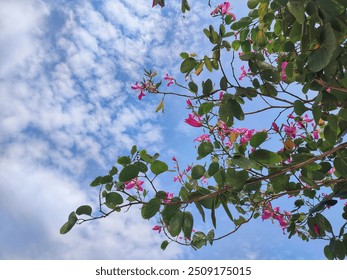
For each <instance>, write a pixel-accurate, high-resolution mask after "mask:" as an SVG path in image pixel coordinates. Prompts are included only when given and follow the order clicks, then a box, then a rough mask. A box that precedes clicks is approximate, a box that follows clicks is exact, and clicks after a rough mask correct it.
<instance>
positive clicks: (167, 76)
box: [164, 74, 175, 87]
mask: <svg viewBox="0 0 347 280" xmlns="http://www.w3.org/2000/svg"><path fill="white" fill-rule="evenodd" d="M164 80H165V81H169V82H168V83H167V86H168V87H169V86H171V85H173V84H174V81H175V79H174V78H173V77H170V76H169V74H166V76H165V77H164Z"/></svg>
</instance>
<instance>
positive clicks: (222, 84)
mask: <svg viewBox="0 0 347 280" xmlns="http://www.w3.org/2000/svg"><path fill="white" fill-rule="evenodd" d="M219 84H220V88H221V89H222V90H227V88H228V80H227V78H226V77H225V76H223V77H222V78H221V79H220V83H219Z"/></svg>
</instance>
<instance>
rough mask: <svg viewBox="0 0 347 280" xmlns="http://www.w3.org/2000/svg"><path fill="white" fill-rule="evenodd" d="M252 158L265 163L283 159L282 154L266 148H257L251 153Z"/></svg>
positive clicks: (278, 161)
mask: <svg viewBox="0 0 347 280" xmlns="http://www.w3.org/2000/svg"><path fill="white" fill-rule="evenodd" d="M250 158H251V159H253V160H255V161H257V162H259V163H261V164H265V165H272V164H276V163H280V162H281V161H282V157H281V156H279V155H278V154H275V153H274V152H271V151H268V150H264V149H259V150H255V151H254V152H253V153H251V155H250Z"/></svg>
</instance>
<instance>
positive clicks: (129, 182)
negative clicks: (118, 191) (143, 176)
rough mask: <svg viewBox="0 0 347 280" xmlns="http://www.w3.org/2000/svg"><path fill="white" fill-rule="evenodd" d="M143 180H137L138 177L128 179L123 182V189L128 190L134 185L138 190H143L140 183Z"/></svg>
mask: <svg viewBox="0 0 347 280" xmlns="http://www.w3.org/2000/svg"><path fill="white" fill-rule="evenodd" d="M143 183H144V181H141V180H139V179H138V178H135V179H133V180H131V181H128V182H126V183H125V189H127V190H130V189H132V188H134V187H136V188H137V189H138V190H139V191H141V192H142V191H143V188H142V185H143Z"/></svg>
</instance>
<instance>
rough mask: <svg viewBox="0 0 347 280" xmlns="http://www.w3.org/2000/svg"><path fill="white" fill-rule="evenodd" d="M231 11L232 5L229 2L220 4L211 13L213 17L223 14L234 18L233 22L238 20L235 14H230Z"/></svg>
mask: <svg viewBox="0 0 347 280" xmlns="http://www.w3.org/2000/svg"><path fill="white" fill-rule="evenodd" d="M230 9H231V7H230V3H229V2H224V3H223V4H219V5H218V6H217V7H216V8H215V9H214V10H213V11H212V12H211V16H214V15H217V14H221V15H222V16H223V15H231V16H232V17H233V20H236V16H235V14H233V13H231V12H229V10H230Z"/></svg>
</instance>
